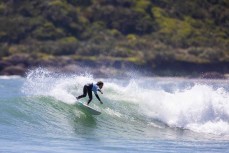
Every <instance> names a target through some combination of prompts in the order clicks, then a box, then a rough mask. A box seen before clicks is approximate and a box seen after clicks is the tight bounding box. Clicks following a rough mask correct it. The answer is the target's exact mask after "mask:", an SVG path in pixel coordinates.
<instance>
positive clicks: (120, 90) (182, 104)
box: [23, 68, 229, 135]
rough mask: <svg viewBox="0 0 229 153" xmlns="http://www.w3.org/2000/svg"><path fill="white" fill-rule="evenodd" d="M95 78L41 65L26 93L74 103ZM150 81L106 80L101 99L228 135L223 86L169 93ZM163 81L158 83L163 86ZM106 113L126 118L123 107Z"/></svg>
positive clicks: (228, 116)
mask: <svg viewBox="0 0 229 153" xmlns="http://www.w3.org/2000/svg"><path fill="white" fill-rule="evenodd" d="M95 81H97V80H95V79H94V78H93V77H92V76H91V75H88V74H84V75H72V76H64V75H57V76H56V75H55V74H52V73H51V72H49V71H47V70H45V69H42V68H39V69H36V70H32V71H31V72H29V73H28V76H27V78H26V81H25V84H24V86H23V92H24V93H25V94H26V95H43V96H51V97H54V98H55V99H57V100H60V101H62V102H65V103H68V104H73V103H75V96H78V95H80V94H82V92H83V85H84V84H85V83H89V82H95ZM150 81H151V80H147V81H145V84H147V88H145V87H144V85H143V84H142V82H144V80H140V81H139V80H136V79H135V80H131V81H126V80H113V81H112V80H109V81H106V80H105V86H104V89H103V92H104V94H103V95H102V98H103V99H107V100H108V101H109V104H107V105H112V107H113V108H117V109H118V108H119V107H120V106H119V105H120V103H129V104H128V105H125V107H127V109H126V110H127V111H129V112H131V111H133V112H134V114H136V112H141V113H142V114H141V115H145V116H146V117H150V118H152V119H156V120H159V121H161V122H164V123H165V124H167V125H169V126H171V127H179V128H183V129H189V130H192V131H196V132H202V133H212V134H217V135H229V93H228V91H226V90H225V89H224V88H213V87H212V86H211V85H208V84H207V83H206V84H204V85H203V84H202V85H201V84H195V83H194V85H191V86H190V85H189V86H188V87H187V88H184V87H182V89H180V88H179V85H177V86H176V88H175V89H176V91H172V92H167V90H165V89H164V88H165V87H164V86H165V85H166V83H164V84H163V85H161V87H159V88H158V87H157V88H154V86H153V84H152V85H151V84H148V82H150ZM159 81H160V82H163V80H159ZM186 81H187V80H186ZM160 82H159V83H158V84H157V85H160ZM208 83H209V82H208ZM169 84H171V80H170V82H169ZM151 86H152V88H151ZM105 103H106V102H105ZM131 105H136V106H138V108H139V111H138V110H131V109H129V106H131ZM105 112H107V113H108V114H110V115H113V116H117V117H123V116H122V113H123V112H121V110H116V111H114V110H111V109H105ZM129 112H125V113H127V114H128V113H129ZM129 114H133V113H129Z"/></svg>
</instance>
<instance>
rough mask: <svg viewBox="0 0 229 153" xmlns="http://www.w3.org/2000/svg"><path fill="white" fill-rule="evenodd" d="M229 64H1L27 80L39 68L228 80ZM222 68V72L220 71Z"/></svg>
mask: <svg viewBox="0 0 229 153" xmlns="http://www.w3.org/2000/svg"><path fill="white" fill-rule="evenodd" d="M227 64H228V63H218V64H195V63H187V62H174V61H173V63H162V64H158V65H157V66H156V67H152V66H150V65H143V64H136V63H131V62H128V61H109V60H103V61H100V60H98V61H90V60H72V59H70V58H60V59H58V58H57V59H53V60H50V61H37V62H36V63H30V62H29V61H26V60H24V61H20V60H19V61H13V62H12V61H11V62H10V61H7V62H3V61H0V65H1V66H0V75H1V76H11V75H12V76H13V75H19V76H26V73H27V72H28V71H29V70H32V69H36V68H38V67H41V68H44V69H47V70H49V71H51V72H57V73H65V74H78V73H86V72H87V73H89V74H92V75H95V76H98V77H110V76H116V77H127V76H128V75H129V74H128V73H136V74H139V75H143V76H150V77H155V76H157V77H187V78H207V79H226V78H229V75H228V74H229V73H228V72H227V71H226V72H223V71H222V70H226V68H227ZM219 67H220V69H219Z"/></svg>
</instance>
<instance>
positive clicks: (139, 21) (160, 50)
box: [0, 0, 229, 74]
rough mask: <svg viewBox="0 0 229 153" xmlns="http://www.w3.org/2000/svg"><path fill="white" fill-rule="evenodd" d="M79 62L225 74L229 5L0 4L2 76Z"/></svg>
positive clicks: (42, 0)
mask: <svg viewBox="0 0 229 153" xmlns="http://www.w3.org/2000/svg"><path fill="white" fill-rule="evenodd" d="M66 58H67V59H68V60H64V59H66ZM83 60H88V61H90V62H96V61H98V60H100V61H106V60H108V61H114V62H115V61H119V62H130V63H134V64H136V65H141V66H145V67H147V68H149V69H151V70H152V71H158V70H165V71H166V70H167V69H168V70H172V71H195V70H197V71H218V72H221V73H228V72H229V68H228V67H227V65H228V63H229V1H228V0H1V1H0V71H2V73H3V72H4V73H6V71H7V70H5V69H7V68H9V67H12V66H14V67H15V66H18V67H24V68H27V67H30V66H31V65H32V66H36V65H42V63H45V64H53V63H61V62H62V64H59V66H61V65H64V64H67V63H68V61H83ZM9 74H10V73H9Z"/></svg>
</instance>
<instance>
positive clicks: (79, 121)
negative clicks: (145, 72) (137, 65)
mask: <svg viewBox="0 0 229 153" xmlns="http://www.w3.org/2000/svg"><path fill="white" fill-rule="evenodd" d="M130 74H131V75H130V77H129V78H112V77H111V78H94V77H93V76H92V75H90V74H87V73H83V74H72V75H67V74H58V73H53V72H50V71H48V70H46V69H43V68H38V69H35V70H31V71H29V72H28V74H27V77H26V78H20V77H2V78H0V133H1V135H0V152H91V151H94V150H96V151H101V152H152V150H154V151H155V152H168V148H170V149H171V151H170V152H209V151H210V152H226V151H227V150H228V140H229V103H228V102H229V94H228V93H229V86H228V80H197V79H196V80H191V79H185V78H147V77H140V76H139V75H135V74H134V73H133V72H132V73H130ZM136 76H137V77H136ZM99 80H101V81H103V82H104V83H105V84H104V88H103V92H104V94H102V95H101V94H100V98H101V99H102V101H103V102H104V104H103V105H101V104H100V103H99V102H98V100H97V99H96V98H95V96H94V98H93V101H92V102H91V103H90V106H91V107H94V108H95V109H98V110H100V111H101V112H102V114H101V115H98V116H92V115H90V114H88V112H85V111H84V110H82V109H81V108H80V107H78V105H77V103H76V99H75V97H76V96H78V95H80V94H82V92H83V91H82V90H83V86H84V84H86V83H91V82H97V81H99ZM87 99H88V97H86V98H83V99H82V101H83V102H86V101H87ZM213 144H214V145H213ZM12 146H14V147H12ZM56 148H58V150H56Z"/></svg>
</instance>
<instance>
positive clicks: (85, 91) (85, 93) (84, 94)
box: [77, 85, 88, 99]
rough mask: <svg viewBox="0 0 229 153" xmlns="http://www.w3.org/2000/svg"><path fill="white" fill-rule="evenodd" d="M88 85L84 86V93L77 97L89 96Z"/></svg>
mask: <svg viewBox="0 0 229 153" xmlns="http://www.w3.org/2000/svg"><path fill="white" fill-rule="evenodd" d="M87 92H88V91H87V86H86V85H85V86H84V87H83V94H82V95H81V96H78V97H77V99H80V98H83V97H86V96H87Z"/></svg>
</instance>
